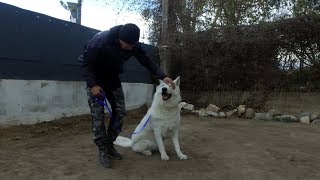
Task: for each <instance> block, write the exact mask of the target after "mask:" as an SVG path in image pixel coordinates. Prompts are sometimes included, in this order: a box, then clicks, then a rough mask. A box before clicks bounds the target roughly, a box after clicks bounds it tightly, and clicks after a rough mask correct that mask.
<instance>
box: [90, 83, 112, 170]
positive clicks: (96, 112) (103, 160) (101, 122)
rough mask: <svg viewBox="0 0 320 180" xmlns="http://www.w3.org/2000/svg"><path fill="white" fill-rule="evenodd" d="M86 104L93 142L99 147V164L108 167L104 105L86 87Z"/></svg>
mask: <svg viewBox="0 0 320 180" xmlns="http://www.w3.org/2000/svg"><path fill="white" fill-rule="evenodd" d="M87 94H88V97H89V98H88V105H89V108H90V112H91V119H92V130H93V133H94V143H95V144H96V145H97V146H98V148H99V161H100V164H101V166H103V167H110V166H111V164H110V160H109V157H108V155H107V154H108V153H107V142H108V141H107V140H108V138H107V134H106V127H105V114H104V107H103V106H101V105H100V104H99V103H98V102H97V101H96V100H95V97H94V96H93V95H92V93H91V90H90V89H87Z"/></svg>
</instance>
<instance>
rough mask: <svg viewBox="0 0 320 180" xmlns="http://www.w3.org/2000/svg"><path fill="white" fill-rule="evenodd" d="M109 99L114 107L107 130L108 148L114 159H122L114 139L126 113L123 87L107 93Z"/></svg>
mask: <svg viewBox="0 0 320 180" xmlns="http://www.w3.org/2000/svg"><path fill="white" fill-rule="evenodd" d="M106 96H107V98H108V101H109V103H110V105H111V108H112V117H111V118H110V122H109V126H108V130H107V139H108V143H107V149H108V154H109V155H110V157H112V158H114V159H121V158H122V157H121V155H120V154H119V153H118V152H117V151H116V149H115V148H114V146H113V141H115V140H116V138H117V137H118V135H119V134H120V131H121V129H122V125H123V118H124V116H125V115H126V110H125V102H124V94H123V90H122V87H120V88H117V89H116V90H114V91H112V92H111V91H110V92H107V93H106Z"/></svg>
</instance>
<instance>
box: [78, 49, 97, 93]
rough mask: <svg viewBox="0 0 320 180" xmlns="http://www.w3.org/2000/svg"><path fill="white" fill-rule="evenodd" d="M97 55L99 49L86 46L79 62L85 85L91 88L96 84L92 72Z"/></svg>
mask: <svg viewBox="0 0 320 180" xmlns="http://www.w3.org/2000/svg"><path fill="white" fill-rule="evenodd" d="M98 57H99V49H96V48H88V49H86V50H85V52H84V53H83V59H82V64H81V69H82V76H83V77H84V78H85V80H86V82H87V86H88V87H89V88H92V87H94V86H96V85H97V82H96V80H95V79H96V78H95V76H94V73H93V64H94V63H95V62H96V61H97V59H98Z"/></svg>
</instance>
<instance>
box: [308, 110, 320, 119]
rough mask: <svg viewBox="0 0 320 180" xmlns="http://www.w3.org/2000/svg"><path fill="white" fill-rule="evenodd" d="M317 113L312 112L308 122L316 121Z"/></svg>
mask: <svg viewBox="0 0 320 180" xmlns="http://www.w3.org/2000/svg"><path fill="white" fill-rule="evenodd" d="M319 114H320V113H319V112H314V113H312V114H311V117H310V120H311V121H313V120H315V119H318V118H319V117H320V116H319Z"/></svg>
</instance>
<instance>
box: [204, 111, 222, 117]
mask: <svg viewBox="0 0 320 180" xmlns="http://www.w3.org/2000/svg"><path fill="white" fill-rule="evenodd" d="M205 113H206V114H207V115H208V116H212V117H219V114H218V113H215V112H212V111H206V112H205Z"/></svg>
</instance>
